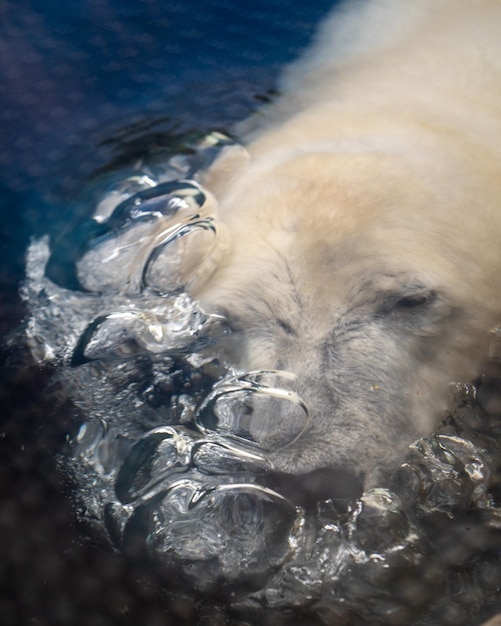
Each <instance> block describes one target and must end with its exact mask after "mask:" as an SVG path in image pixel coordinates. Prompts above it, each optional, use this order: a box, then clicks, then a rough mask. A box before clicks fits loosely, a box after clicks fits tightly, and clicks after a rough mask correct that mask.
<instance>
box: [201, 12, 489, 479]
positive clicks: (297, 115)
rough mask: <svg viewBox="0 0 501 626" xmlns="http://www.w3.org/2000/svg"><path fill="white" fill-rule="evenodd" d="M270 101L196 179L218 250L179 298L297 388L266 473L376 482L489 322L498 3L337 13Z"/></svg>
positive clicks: (476, 363)
mask: <svg viewBox="0 0 501 626" xmlns="http://www.w3.org/2000/svg"><path fill="white" fill-rule="evenodd" d="M281 91H282V95H281V97H280V98H279V99H278V100H277V102H275V103H274V104H272V105H270V106H269V107H268V109H265V110H264V111H261V112H259V113H258V115H257V116H255V117H254V118H253V119H251V120H250V121H248V122H246V123H244V125H243V126H242V129H241V130H242V134H243V137H244V142H245V144H246V147H247V151H248V154H249V158H248V159H246V158H243V157H242V156H241V153H240V152H239V151H237V150H233V151H231V150H227V151H226V152H223V154H222V155H221V156H220V158H219V159H218V161H216V163H215V164H214V166H213V167H212V168H211V169H210V171H209V172H208V173H207V175H206V177H205V180H204V184H205V185H206V186H207V187H208V188H209V189H210V190H211V191H212V192H213V194H214V195H215V196H216V197H217V199H218V201H219V211H220V218H221V220H222V221H223V222H224V223H225V224H226V226H227V228H228V230H229V233H230V237H231V244H230V249H229V251H228V253H227V254H226V256H225V258H224V260H223V261H222V262H221V263H220V264H219V266H218V268H217V269H216V271H215V272H214V274H213V275H212V277H211V278H210V279H209V280H208V282H206V283H205V284H204V285H203V286H202V287H201V288H199V289H197V290H196V291H195V295H196V296H197V297H198V298H199V299H200V301H201V302H202V304H203V306H204V307H205V308H206V309H207V310H209V311H215V312H219V313H222V314H224V315H225V316H226V317H227V319H228V320H229V324H230V326H231V328H232V329H233V333H232V334H231V337H230V339H229V340H228V348H227V349H228V351H229V353H230V354H231V355H232V358H234V359H235V360H236V361H237V362H238V363H239V364H241V365H242V366H243V367H245V368H249V369H269V368H273V369H280V370H288V371H291V372H293V373H295V374H296V375H297V377H298V385H299V389H298V391H299V393H300V395H301V396H302V398H303V399H304V400H305V402H306V404H307V405H308V407H309V410H310V412H311V415H312V420H311V424H310V426H309V428H308V430H307V432H305V433H304V434H303V435H302V436H301V437H300V438H299V439H298V440H297V441H296V442H295V443H292V444H291V445H289V446H287V447H285V448H283V449H281V450H276V451H272V452H271V453H270V458H271V460H272V462H273V465H274V467H275V468H276V469H277V470H279V471H283V472H287V473H293V474H300V473H306V472H309V471H311V470H314V469H316V468H324V467H332V468H342V469H344V470H348V471H350V472H353V473H355V474H359V475H365V476H366V477H367V480H369V481H370V480H375V477H380V476H381V474H385V473H387V472H388V470H389V469H391V468H392V467H394V466H395V464H396V463H397V461H398V460H399V459H401V457H402V456H403V454H404V451H405V448H406V447H407V446H408V445H409V444H410V443H411V442H412V441H413V440H414V439H415V438H417V437H419V436H422V435H424V434H429V433H431V432H432V431H433V430H434V429H435V428H436V427H437V425H438V424H439V422H440V419H441V415H442V410H443V408H445V407H446V404H447V395H448V387H449V383H450V381H456V380H460V381H469V380H473V379H474V377H475V376H476V375H478V373H479V372H480V371H481V367H482V362H483V360H484V358H485V357H486V355H487V354H488V345H489V337H490V331H491V329H492V328H493V327H495V326H496V324H498V323H499V322H500V319H501V245H500V242H501V2H500V1H499V0H414V1H413V2H402V0H348V1H347V2H345V3H344V4H343V5H342V6H341V8H339V9H337V10H336V11H335V12H334V13H333V14H332V15H331V16H330V17H329V18H328V19H327V20H326V22H325V23H324V24H323V26H322V27H321V28H320V31H319V34H318V37H317V40H316V42H315V43H314V45H313V46H312V48H311V49H310V50H309V51H308V52H307V53H306V54H305V55H304V57H303V58H302V59H300V60H299V61H298V62H296V63H295V64H293V65H292V67H290V68H289V69H288V70H287V71H286V73H285V75H284V77H283V80H282V85H281ZM283 419H284V420H286V419H287V415H286V414H284V415H283Z"/></svg>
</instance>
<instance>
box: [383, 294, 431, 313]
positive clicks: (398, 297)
mask: <svg viewBox="0 0 501 626" xmlns="http://www.w3.org/2000/svg"><path fill="white" fill-rule="evenodd" d="M436 299H437V292H436V291H435V290H433V289H423V290H419V291H413V292H412V293H407V294H405V295H402V294H395V293H392V294H387V295H386V297H385V298H384V300H383V304H382V307H381V313H383V314H391V313H406V312H410V311H413V310H423V309H424V308H425V307H427V306H429V305H431V304H432V303H433V302H434V301H435V300H436Z"/></svg>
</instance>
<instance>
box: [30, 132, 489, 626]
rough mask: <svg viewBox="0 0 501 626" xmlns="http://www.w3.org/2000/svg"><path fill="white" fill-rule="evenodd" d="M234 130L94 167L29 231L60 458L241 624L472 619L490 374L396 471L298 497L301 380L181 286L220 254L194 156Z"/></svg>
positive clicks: (120, 533) (316, 480)
mask: <svg viewBox="0 0 501 626" xmlns="http://www.w3.org/2000/svg"><path fill="white" fill-rule="evenodd" d="M230 141H231V140H230V139H229V138H227V137H226V136H224V135H222V134H220V133H215V134H212V135H209V136H208V137H198V138H196V139H194V140H191V139H190V142H191V143H190V147H191V149H190V151H189V152H190V154H189V156H184V157H178V156H169V157H166V158H165V159H164V160H163V161H162V160H161V159H160V160H159V159H158V155H157V158H156V159H155V161H154V162H148V159H146V160H145V161H143V162H142V163H141V165H140V166H137V167H136V168H135V170H134V171H132V172H131V171H125V170H124V171H123V172H122V173H121V175H118V174H117V173H116V172H115V173H112V174H109V175H107V174H105V175H103V176H102V177H101V178H98V179H97V180H96V181H95V182H94V186H93V188H92V189H91V190H90V192H89V191H87V196H86V198H87V199H86V200H85V202H84V204H85V203H86V206H87V214H88V217H87V221H85V222H83V223H81V224H80V225H78V227H77V228H76V229H75V231H74V232H73V233H72V234H69V235H65V237H63V238H61V239H60V240H59V242H56V243H55V244H53V245H52V246H51V245H49V242H48V240H47V239H46V238H42V239H38V240H35V241H33V242H32V244H31V246H30V249H29V253H28V260H27V280H26V282H25V285H24V288H23V298H24V300H25V302H26V305H27V307H28V310H29V315H28V318H27V322H26V325H25V327H24V335H25V340H26V342H27V344H28V345H29V348H30V350H31V353H32V355H33V357H34V358H35V360H36V361H37V362H38V363H39V364H41V365H51V366H53V367H55V374H54V376H53V379H52V383H51V384H52V385H53V386H54V387H57V388H60V389H62V390H64V393H63V397H65V398H66V397H69V399H70V400H71V403H72V407H73V409H72V410H73V411H74V414H75V422H76V427H75V428H74V430H73V434H72V435H71V436H70V437H69V439H68V442H67V445H66V447H65V449H64V451H63V452H62V453H61V458H60V465H61V469H62V471H63V472H64V473H66V474H67V475H69V476H70V477H71V480H72V481H73V483H74V485H75V500H76V506H77V510H78V512H79V516H80V518H81V519H82V520H84V521H86V522H87V523H88V524H89V525H90V526H91V527H93V528H94V529H95V530H96V532H98V533H99V534H101V535H102V536H105V537H107V539H108V541H109V543H110V544H111V545H113V546H115V548H117V549H118V550H120V551H121V552H123V553H124V554H125V555H126V556H127V557H128V558H129V559H130V561H131V562H136V563H143V564H144V563H147V564H148V566H149V567H151V568H154V569H155V571H157V572H159V574H160V576H164V577H165V580H166V581H167V582H166V584H167V586H170V587H172V585H173V582H172V578H173V572H175V575H174V578H175V580H176V584H177V585H178V586H180V588H181V589H185V590H188V592H189V593H190V594H194V596H195V597H198V598H205V601H206V602H209V603H212V602H214V598H215V597H217V604H218V606H219V608H220V610H222V611H223V612H224V613H225V614H226V615H227V616H228V619H231V620H232V621H234V622H235V623H239V622H240V620H244V621H245V622H246V623H257V622H261V623H262V622H263V620H267V621H265V623H274V624H275V623H277V624H282V623H284V624H285V623H291V624H292V623H294V624H295V623H297V620H298V619H301V616H303V617H302V619H304V620H306V621H305V623H308V624H328V625H330V624H337V623H340V624H350V625H351V624H353V625H356V624H361V625H362V624H369V623H370V624H416V625H420V624H423V625H424V624H441V625H442V624H443V625H444V626H446V625H448V624H451V625H452V624H454V625H458V624H459V625H461V624H464V625H465V626H467V625H469V624H475V623H478V620H479V619H480V617H481V616H482V615H483V614H489V613H492V612H493V610H492V609H493V608H494V607H495V606H496V605H497V603H499V593H500V586H499V585H500V582H501V559H500V558H499V557H500V553H499V545H500V530H501V510H500V495H501V494H500V490H499V485H500V477H499V467H500V465H501V453H500V449H499V443H498V441H499V433H500V429H501V421H500V412H499V404H498V401H497V398H498V394H497V391H498V390H497V387H496V377H495V376H494V375H491V376H490V377H484V378H483V379H482V380H480V381H479V383H478V384H477V386H476V387H473V386H471V385H466V384H456V385H453V386H452V387H451V411H450V415H449V417H448V418H447V420H445V421H444V424H443V426H442V427H441V429H440V430H439V432H437V433H435V434H434V435H433V436H431V437H429V438H425V439H421V440H419V441H417V442H415V444H414V445H412V446H411V447H410V449H409V452H408V455H407V458H406V459H402V465H401V467H400V469H399V470H398V471H397V472H396V474H395V475H394V477H393V478H392V480H391V481H388V483H387V484H382V485H380V486H379V487H377V488H373V489H370V490H367V491H365V492H364V493H362V494H360V493H359V492H358V491H357V489H356V485H354V486H353V489H349V488H348V489H347V492H346V493H344V494H331V493H329V492H325V491H323V490H322V486H321V485H320V483H321V480H320V476H319V475H315V476H314V477H313V478H312V482H311V484H310V487H311V485H315V486H314V488H313V489H310V488H309V487H308V482H307V481H306V482H305V485H306V486H305V494H304V497H302V496H301V494H300V495H299V496H297V497H294V496H293V495H292V494H291V489H290V485H289V486H287V483H290V481H291V480H294V481H295V480H296V479H291V478H287V477H284V476H277V473H276V472H274V469H273V465H272V462H271V461H270V460H269V458H268V456H267V452H268V451H270V450H272V449H276V448H277V447H286V446H287V445H290V444H291V443H292V442H293V441H296V440H297V439H298V438H300V437H301V434H302V432H303V431H304V429H305V428H306V427H307V425H308V423H309V420H310V418H311V417H310V415H309V414H308V411H307V408H306V407H305V405H304V403H303V402H302V400H301V398H300V397H299V396H298V395H297V393H296V391H295V388H294V383H295V381H294V377H293V376H291V375H290V374H288V373H287V372H273V371H270V372H265V371H263V372H261V371H258V372H244V371H241V370H239V369H237V368H235V367H234V365H233V364H232V363H230V362H229V361H228V360H227V358H226V356H225V353H224V352H223V351H222V349H221V347H220V341H221V339H222V338H224V337H226V336H227V335H228V333H229V332H230V330H229V328H228V326H227V325H226V323H225V320H224V319H223V318H221V317H220V316H215V315H208V314H207V313H206V312H204V311H203V310H202V309H200V307H199V306H198V304H197V303H196V302H194V301H192V300H191V299H190V298H189V297H188V296H187V294H186V293H185V291H184V289H185V287H186V285H187V284H189V281H190V280H197V281H203V280H204V278H205V277H206V272H205V271H204V269H203V268H204V266H205V265H206V264H207V263H209V264H210V263H211V262H217V255H218V244H219V243H220V242H218V238H219V234H218V233H219V231H220V229H219V227H218V223H217V218H216V217H215V213H214V211H213V199H212V198H211V197H210V194H208V192H206V191H205V190H204V189H203V187H202V186H201V185H200V183H199V181H198V180H197V172H198V170H199V168H203V167H204V166H206V165H207V164H208V163H210V162H211V160H212V159H213V158H214V155H215V153H217V150H218V149H220V148H221V147H223V146H225V145H227V143H228V142H230ZM89 198H90V200H89ZM192 239H193V240H194V242H195V244H194V246H193V248H194V249H195V250H196V255H195V257H193V254H192V253H191V250H190V241H191V240H192ZM68 244H69V245H68ZM160 257H161V259H162V267H168V268H169V272H168V273H167V272H163V271H162V272H160V271H157V269H156V268H158V267H159V265H157V264H156V263H157V261H158V259H159V258H160ZM187 259H188V261H189V262H187ZM214 259H216V260H214ZM193 276H194V278H193ZM498 343H499V333H497V332H496V333H494V335H493V347H492V353H491V358H492V363H493V368H495V367H496V365H497V360H498V349H497V347H498ZM277 403H279V404H283V405H284V406H286V407H287V409H286V410H282V409H281V410H280V411H274V410H272V409H273V407H274V406H275V405H276V404H277ZM273 414H274V415H281V416H284V415H286V416H287V421H286V423H284V422H283V421H282V422H280V423H274V421H273V419H271V418H270V417H269V416H270V415H273ZM282 419H283V417H282ZM360 453H361V454H363V453H364V451H363V450H361V451H360ZM329 479H330V480H331V481H332V476H330V477H329V475H328V476H327V482H329ZM300 480H302V479H297V482H298V483H299V482H300ZM319 485H320V486H319ZM293 491H294V490H293ZM299 491H301V490H300V489H299ZM311 493H313V494H314V495H313V496H311ZM232 623H233V622H232Z"/></svg>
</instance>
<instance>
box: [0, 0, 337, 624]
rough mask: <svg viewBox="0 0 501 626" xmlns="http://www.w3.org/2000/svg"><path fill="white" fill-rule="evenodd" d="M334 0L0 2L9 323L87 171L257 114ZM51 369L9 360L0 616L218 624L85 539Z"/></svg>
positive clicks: (0, 620) (1, 285)
mask: <svg viewBox="0 0 501 626" xmlns="http://www.w3.org/2000/svg"><path fill="white" fill-rule="evenodd" d="M330 4H331V2H330V0H317V1H316V2H314V3H310V4H308V5H304V3H301V2H279V1H274V0H266V1H262V0H253V1H252V2H248V1H247V0H212V1H211V0H205V1H201V0H199V1H198V2H197V1H196V0H183V1H182V2H176V1H170V0H158V1H156V0H146V1H139V0H117V1H115V2H113V1H111V0H95V1H93V0H71V1H69V2H56V1H55V0H44V1H42V0H26V1H25V0H20V1H19V2H14V1H13V0H7V1H5V2H2V3H0V212H1V218H2V221H1V224H2V225H1V228H0V246H1V247H0V249H1V255H2V256H1V268H0V333H1V334H2V335H3V334H5V333H6V332H7V331H8V330H10V329H12V328H13V327H14V326H15V325H16V324H17V323H18V321H19V320H20V318H21V317H22V315H23V311H22V308H21V305H20V302H19V299H18V296H17V290H18V286H19V282H20V280H21V279H22V277H23V273H24V253H25V250H26V246H27V244H28V240H29V237H30V236H31V235H32V234H41V233H43V232H51V231H52V232H57V231H58V230H59V229H60V228H61V226H62V225H63V224H64V223H65V222H66V221H67V220H69V219H71V216H68V215H67V214H65V206H66V204H67V201H68V200H69V199H71V198H72V197H73V195H74V194H75V193H77V192H79V191H80V190H81V188H82V187H83V186H84V185H85V181H86V179H87V177H88V176H89V175H90V174H91V173H92V172H94V171H95V170H96V169H99V168H100V167H104V166H106V164H108V163H109V162H111V161H114V160H115V159H116V158H117V157H118V156H119V155H120V154H121V153H122V152H123V151H124V150H125V152H127V153H129V154H130V153H131V152H132V153H134V152H135V151H142V150H143V149H145V148H147V149H152V148H154V147H155V146H157V145H158V144H162V142H164V141H165V134H167V135H169V134H172V132H183V131H188V130H190V129H196V130H201V131H204V130H206V129H208V128H211V127H214V126H216V127H223V128H229V127H231V124H232V123H234V122H235V121H237V120H240V119H242V118H244V117H245V116H247V115H248V114H249V112H250V111H252V110H253V109H255V107H256V106H258V105H259V103H260V102H261V101H262V100H263V99H266V98H267V97H268V95H269V94H268V92H269V90H271V89H273V87H274V84H275V80H276V76H277V74H278V71H279V70H280V68H281V67H282V66H283V64H284V63H285V62H287V61H288V60H290V59H292V58H293V57H294V56H295V55H296V54H297V52H298V51H299V50H300V49H301V48H302V47H304V46H305V45H306V44H307V42H308V41H309V38H310V36H311V33H312V30H313V28H314V25H315V24H316V23H317V21H318V20H319V19H320V17H321V16H322V15H323V14H324V13H325V12H326V10H327V9H328V7H329V6H330ZM123 128H128V129H129V130H128V131H127V132H126V134H125V137H127V140H126V141H120V138H122V137H123V136H124V135H123V132H122V129H123ZM131 128H134V129H135V130H134V131H133V132H132V131H131ZM114 137H116V138H118V139H117V141H111V142H110V141H109V140H110V138H114ZM2 358H3V357H2ZM9 358H10V363H11V364H12V363H13V362H14V361H16V359H17V358H21V357H20V356H19V355H16V353H14V354H13V355H10V357H9ZM3 360H4V358H3ZM47 378H48V373H46V372H42V371H40V370H39V369H38V368H32V369H25V368H23V369H21V370H12V368H9V369H8V371H2V385H1V389H0V406H1V409H2V415H1V418H0V419H1V422H2V425H1V428H0V437H1V438H0V458H1V460H0V498H1V510H0V554H1V559H0V624H2V625H4V624H5V625H10V624H13V625H14V624H15V625H20V624H51V625H53V624H93V625H94V624H95V625H97V626H99V625H108V624H118V623H119V624H140V623H143V624H148V625H150V626H155V625H157V624H162V625H168V624H176V625H177V624H195V623H205V624H217V623H223V622H218V617H217V614H216V613H214V611H209V612H208V613H207V617H206V621H205V622H204V621H203V619H204V610H205V609H197V608H196V607H194V606H193V603H192V602H188V601H185V600H183V598H182V597H179V598H178V599H177V600H176V601H175V602H173V601H172V599H163V598H162V596H161V594H159V593H158V590H157V589H156V586H155V581H154V580H152V581H148V579H147V578H148V575H146V574H145V575H143V576H142V578H140V577H138V575H137V574H136V572H134V571H131V570H130V568H128V567H127V566H126V565H125V564H124V562H123V561H122V560H121V559H119V558H117V557H115V556H113V555H111V554H110V553H109V552H107V551H103V550H100V549H96V548H94V547H93V546H92V545H90V544H86V543H82V542H81V540H80V537H81V529H80V528H78V526H77V525H76V522H75V519H74V514H73V511H72V507H71V504H70V502H69V500H68V498H67V495H68V494H67V493H66V492H65V485H64V484H63V482H64V480H63V479H62V478H61V476H60V474H59V473H58V472H57V471H56V468H55V463H54V451H55V449H56V448H57V447H58V446H59V445H60V443H61V442H62V441H64V436H65V433H66V430H67V427H68V424H67V423H66V422H65V415H64V411H62V412H59V413H58V414H57V415H55V414H54V410H53V406H54V404H53V402H52V401H51V400H50V399H44V396H43V393H42V391H43V388H44V385H45V382H46V380H47ZM200 620H201V621H200Z"/></svg>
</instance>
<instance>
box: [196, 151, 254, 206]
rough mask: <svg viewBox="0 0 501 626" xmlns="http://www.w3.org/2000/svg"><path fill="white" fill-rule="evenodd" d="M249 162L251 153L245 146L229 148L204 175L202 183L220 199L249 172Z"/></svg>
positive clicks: (201, 178) (222, 152)
mask: <svg viewBox="0 0 501 626" xmlns="http://www.w3.org/2000/svg"><path fill="white" fill-rule="evenodd" d="M249 162H250V156H249V153H248V152H247V150H246V149H245V148H244V147H243V146H240V145H238V144H234V145H232V146H227V147H226V148H223V150H222V151H221V153H220V154H219V156H218V157H217V159H216V160H215V161H214V163H213V164H212V165H211V166H210V167H209V169H208V170H206V171H205V172H203V173H202V175H201V177H200V182H201V183H202V185H203V186H204V187H205V188H206V189H208V190H209V191H210V192H211V193H212V194H214V196H215V197H216V198H219V197H221V195H222V194H223V193H224V192H225V191H226V189H227V188H228V186H229V185H230V184H231V183H232V182H233V181H234V180H235V179H236V178H238V177H239V176H241V175H242V174H243V173H244V172H245V171H246V170H247V168H248V167H249Z"/></svg>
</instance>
